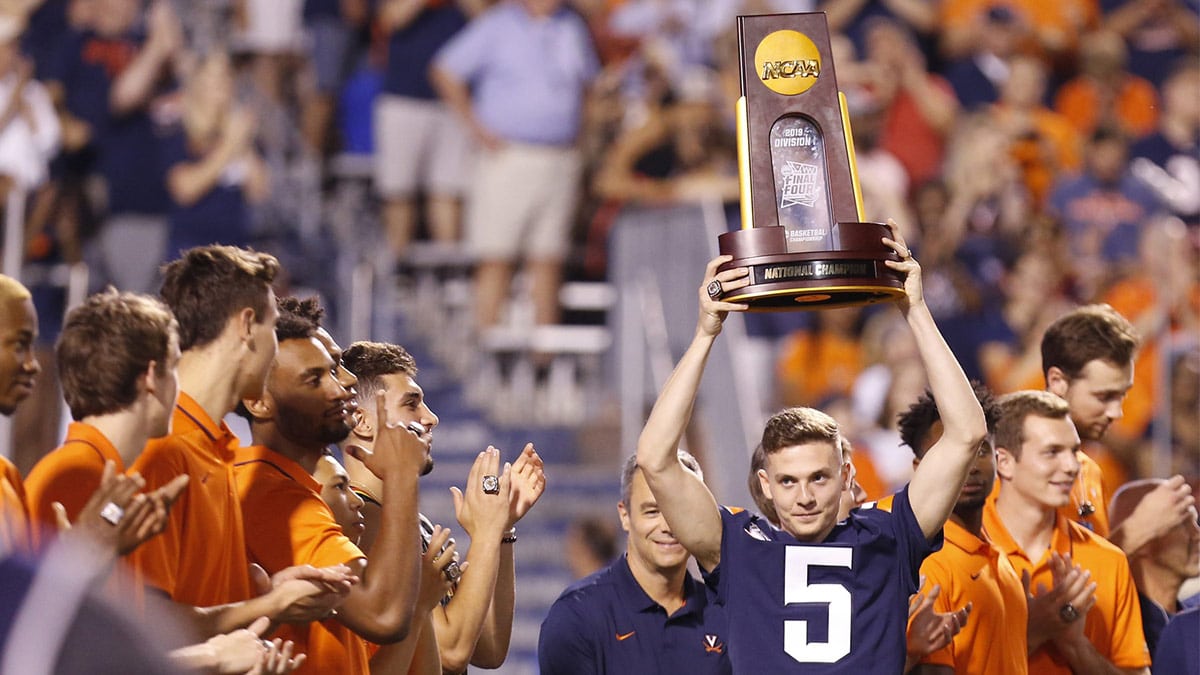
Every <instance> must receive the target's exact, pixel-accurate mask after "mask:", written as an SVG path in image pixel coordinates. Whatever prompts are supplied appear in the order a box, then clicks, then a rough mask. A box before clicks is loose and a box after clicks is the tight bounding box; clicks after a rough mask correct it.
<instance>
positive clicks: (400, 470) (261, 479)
mask: <svg viewBox="0 0 1200 675" xmlns="http://www.w3.org/2000/svg"><path fill="white" fill-rule="evenodd" d="M278 306H279V321H278V323H277V324H276V327H275V333H276V336H277V337H278V339H279V352H278V355H277V356H276V357H275V362H274V365H273V366H272V368H271V371H270V375H268V377H267V381H266V387H265V389H264V391H263V393H262V394H261V395H259V396H252V397H245V398H243V400H242V402H241V406H240V407H239V413H240V414H242V415H243V416H245V417H247V419H248V420H249V422H250V430H251V434H252V435H253V439H254V443H255V445H254V446H253V447H246V448H239V449H238V450H237V452H236V455H235V459H234V462H235V465H234V466H235V469H234V471H235V476H236V478H237V488H238V498H239V500H240V501H241V505H242V513H243V518H244V520H245V523H246V532H247V537H246V548H247V552H248V553H249V554H250V557H251V559H252V560H254V561H255V562H257V563H258V564H260V565H262V566H263V569H265V570H266V571H267V572H268V573H269V574H275V573H278V572H280V571H282V570H284V569H286V568H288V567H292V566H294V565H312V566H314V567H324V566H332V565H346V566H348V567H350V569H351V571H352V573H353V574H355V575H356V576H358V577H360V578H361V579H362V582H361V583H359V584H356V585H355V586H354V588H353V589H352V590H351V591H350V594H349V596H347V598H346V601H345V602H344V603H342V605H341V607H340V608H339V610H338V613H337V616H336V618H334V619H333V620H327V621H314V622H312V623H310V624H307V625H301V626H296V627H294V628H290V627H289V629H288V630H287V631H286V632H285V634H286V635H287V636H288V637H290V638H291V639H292V640H293V641H295V642H296V644H297V645H299V647H300V650H301V651H303V652H304V653H306V654H307V655H308V662H307V663H308V665H307V666H306V668H307V669H308V672H311V673H314V674H319V673H346V674H347V675H366V674H367V673H368V672H369V670H370V666H369V660H370V656H369V655H368V652H367V648H366V643H365V642H363V639H366V640H370V641H372V642H374V643H376V644H392V643H395V642H399V641H400V640H403V639H404V638H405V637H406V636H407V635H408V634H409V632H410V631H411V630H413V626H415V624H416V623H417V622H416V620H415V619H414V616H413V607H414V604H415V602H416V598H417V590H418V589H417V582H418V570H419V568H418V563H419V562H420V557H419V554H418V552H417V550H416V546H417V540H416V538H415V537H413V536H412V532H411V531H409V529H408V528H409V526H410V523H411V522H412V521H413V520H415V518H416V509H417V495H418V489H417V476H418V474H419V472H420V471H421V469H422V468H423V467H424V465H425V457H426V454H427V452H428V439H423V438H421V436H419V435H418V434H417V433H414V432H413V431H411V430H408V429H406V428H403V427H400V426H397V425H388V424H380V426H379V434H378V435H377V437H376V441H377V444H376V446H375V447H374V448H373V452H370V453H360V452H357V448H353V447H352V448H348V450H350V452H351V454H352V455H356V456H357V457H358V459H359V461H361V462H363V463H364V464H365V466H366V467H367V468H368V469H369V470H370V471H371V472H372V473H374V474H375V475H376V476H378V477H379V480H380V481H381V482H382V491H383V493H385V494H388V495H390V496H392V499H389V500H388V502H387V504H386V505H385V506H384V508H383V509H381V511H382V513H381V518H380V522H379V523H378V536H377V537H375V539H374V541H373V542H372V547H371V562H372V564H371V565H370V566H368V564H367V563H368V559H367V557H366V555H365V554H364V553H363V551H362V550H361V549H359V548H358V546H356V545H355V544H354V543H353V542H352V541H351V540H350V538H349V536H348V534H347V533H346V532H344V531H343V530H342V529H341V527H339V526H338V524H337V521H336V520H335V518H334V514H333V512H332V511H331V510H330V509H329V507H328V506H327V505H326V504H325V502H323V501H322V500H321V486H320V484H318V483H317V482H316V479H314V478H313V477H312V474H313V472H314V471H315V470H316V468H317V464H318V462H319V461H320V459H321V458H322V457H323V456H324V455H325V452H326V448H327V447H328V445H329V444H331V443H338V442H341V441H342V440H344V439H345V438H346V437H347V436H348V435H349V434H350V430H351V428H352V427H353V425H354V414H355V411H356V410H357V408H358V405H357V401H356V399H355V392H354V387H355V385H356V384H357V380H356V379H355V377H354V375H353V374H351V373H349V372H348V371H346V370H345V369H343V368H341V367H340V364H339V362H337V361H334V360H333V357H332V356H331V355H330V353H329V350H328V349H326V347H325V345H324V344H322V343H321V341H320V340H319V339H317V337H316V333H317V330H318V329H319V327H320V323H319V322H320V320H321V317H322V315H323V314H324V311H323V309H322V308H321V307H320V305H319V303H318V302H317V300H316V299H315V298H310V299H308V300H304V301H300V300H297V299H295V298H282V299H280V300H279V302H278ZM339 356H340V354H339ZM377 399H378V401H377V403H376V405H377V406H378V407H379V408H380V409H383V408H384V406H385V404H384V402H383V401H384V398H383V397H382V396H379V397H377ZM359 636H361V637H362V638H363V639H360V637H359Z"/></svg>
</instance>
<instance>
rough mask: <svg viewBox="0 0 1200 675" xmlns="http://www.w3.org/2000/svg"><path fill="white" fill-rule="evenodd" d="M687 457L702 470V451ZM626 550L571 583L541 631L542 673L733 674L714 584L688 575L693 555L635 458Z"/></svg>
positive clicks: (625, 511)
mask: <svg viewBox="0 0 1200 675" xmlns="http://www.w3.org/2000/svg"><path fill="white" fill-rule="evenodd" d="M678 456H679V461H680V463H681V464H683V466H684V467H685V468H686V469H687V470H688V471H690V472H692V474H694V475H695V476H696V477H697V478H699V479H701V480H703V478H704V474H703V472H702V471H701V470H700V464H699V463H698V462H696V458H695V457H692V456H691V455H690V454H688V453H687V452H685V451H683V450H679V451H678ZM617 513H618V514H619V515H620V517H621V527H622V529H624V530H625V532H626V533H627V535H628V536H627V537H626V546H625V555H624V556H621V557H620V558H618V559H617V560H616V561H614V562H613V563H612V564H611V565H609V566H608V567H606V568H604V569H602V570H600V571H599V572H596V573H595V574H593V575H591V576H589V577H587V578H584V579H581V580H580V581H577V582H575V583H574V584H572V585H571V586H569V587H568V588H567V589H566V590H565V591H563V592H562V595H560V596H558V600H556V601H555V602H554V604H553V605H551V607H550V612H549V613H548V614H547V615H546V618H545V620H544V621H542V630H541V635H540V636H539V637H538V666H539V667H540V669H541V672H542V673H543V675H555V674H562V675H568V674H569V675H585V674H596V675H598V674H599V673H614V674H615V673H633V672H637V673H679V672H687V673H691V674H693V675H702V674H703V673H731V672H733V671H732V667H731V665H730V662H729V653H728V650H727V649H726V647H725V640H726V639H728V633H729V619H728V617H727V615H726V613H725V610H724V608H723V607H722V606H720V605H718V604H717V602H716V595H715V594H714V593H713V592H712V590H711V589H709V588H708V587H706V586H705V585H704V584H702V583H700V582H699V581H697V580H696V579H693V578H692V575H690V574H688V571H687V564H688V560H689V559H690V558H691V556H689V555H688V552H687V550H686V549H684V548H683V546H682V545H681V544H680V543H679V540H677V539H675V537H674V535H672V534H671V530H670V528H669V527H668V526H667V523H666V521H665V520H663V517H662V513H661V512H660V511H659V510H658V505H657V503H656V502H655V501H654V495H652V494H650V488H649V487H647V485H646V479H645V478H644V477H643V476H642V472H641V471H640V470H639V469H638V465H637V457H636V456H630V457H629V458H628V459H627V460H625V464H624V466H623V467H622V469H621V501H620V502H618V503H617Z"/></svg>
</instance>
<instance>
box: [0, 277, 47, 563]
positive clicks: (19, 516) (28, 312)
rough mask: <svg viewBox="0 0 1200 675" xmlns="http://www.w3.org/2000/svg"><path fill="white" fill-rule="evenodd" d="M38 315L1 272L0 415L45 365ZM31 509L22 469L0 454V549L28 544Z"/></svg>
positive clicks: (24, 293) (26, 390)
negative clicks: (37, 348)
mask: <svg viewBox="0 0 1200 675" xmlns="http://www.w3.org/2000/svg"><path fill="white" fill-rule="evenodd" d="M37 334H38V318H37V311H36V310H34V308H33V296H32V295H30V294H29V289H27V288H25V286H24V285H22V284H21V282H19V281H17V280H16V279H13V278H12V277H10V276H7V275H4V274H0V415H5V416H8V415H12V414H13V413H14V412H15V411H16V409H17V406H18V405H20V403H21V402H22V401H24V400H25V399H26V398H29V395H30V394H31V393H33V382H34V380H35V379H36V378H37V376H38V373H40V372H42V366H41V364H40V363H38V360H37V356H36V355H35V354H34V350H33V342H34V340H36V339H37ZM29 543H30V542H29V512H28V510H27V507H26V506H25V485H24V482H23V481H22V480H21V472H19V471H17V467H16V466H14V465H13V463H12V462H10V461H8V458H7V457H4V456H0V550H13V549H18V550H20V549H25V548H27V547H28V546H29Z"/></svg>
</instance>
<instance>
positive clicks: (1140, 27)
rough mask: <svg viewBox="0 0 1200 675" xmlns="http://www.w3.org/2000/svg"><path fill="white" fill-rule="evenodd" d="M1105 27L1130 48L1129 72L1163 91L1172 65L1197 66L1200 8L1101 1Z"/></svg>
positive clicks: (1163, 0) (1179, 2)
mask: <svg viewBox="0 0 1200 675" xmlns="http://www.w3.org/2000/svg"><path fill="white" fill-rule="evenodd" d="M1100 6H1101V7H1102V8H1103V9H1104V13H1105V16H1104V22H1103V23H1104V27H1105V28H1107V29H1109V30H1113V31H1116V32H1117V33H1119V34H1120V35H1121V37H1123V38H1125V41H1126V43H1128V45H1129V70H1130V72H1132V73H1134V74H1135V75H1139V76H1141V77H1144V78H1146V79H1147V80H1150V81H1151V82H1153V83H1154V85H1155V86H1156V87H1162V86H1163V81H1164V79H1165V78H1166V77H1167V76H1168V75H1169V74H1170V72H1171V68H1172V65H1173V64H1174V63H1177V62H1179V61H1187V60H1191V61H1193V62H1194V59H1195V55H1196V48H1197V47H1200V7H1197V6H1196V5H1195V3H1191V2H1187V0H1100Z"/></svg>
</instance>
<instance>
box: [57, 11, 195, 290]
mask: <svg viewBox="0 0 1200 675" xmlns="http://www.w3.org/2000/svg"><path fill="white" fill-rule="evenodd" d="M95 1H96V5H95V7H94V8H93V10H94V11H93V12H92V13H91V25H90V26H89V27H88V29H87V30H85V31H84V32H82V33H80V34H77V35H73V36H71V37H69V38H68V39H65V40H64V41H63V43H62V51H61V53H60V58H59V59H58V60H57V61H56V65H55V66H54V67H53V68H52V69H50V72H49V73H48V79H49V80H53V81H54V82H57V83H58V86H60V87H61V90H62V91H63V92H64V94H65V102H66V108H67V110H68V111H69V112H70V113H71V114H72V115H73V116H74V117H76V118H79V119H80V120H82V121H83V122H85V123H86V124H87V131H86V134H87V135H90V138H91V140H92V144H93V146H94V148H95V150H96V156H97V160H96V161H97V165H96V167H97V169H98V171H99V174H100V175H101V177H103V178H104V182H105V186H106V205H105V206H106V209H105V210H106V213H107V217H106V219H105V221H104V224H103V225H102V227H101V228H100V230H99V231H98V232H97V233H96V235H95V238H94V239H93V240H92V241H91V242H90V243H89V244H87V245H86V249H87V250H86V251H85V253H86V255H87V259H88V264H89V266H90V267H91V281H92V285H93V286H95V287H100V286H102V285H103V284H104V283H107V282H112V283H113V284H114V285H116V286H117V287H118V288H120V289H122V290H129V291H136V292H143V293H145V292H149V291H151V290H152V289H153V287H154V285H155V280H156V276H157V274H156V273H157V265H158V264H159V261H160V260H161V258H162V252H163V251H164V250H165V246H166V236H167V220H166V211H167V206H168V204H169V197H168V196H167V192H166V186H165V185H164V182H163V180H162V172H161V165H160V163H159V157H158V151H157V148H158V144H159V139H160V136H159V129H160V127H159V125H160V123H161V121H162V120H163V119H164V118H166V117H167V116H168V113H169V110H168V107H167V106H168V104H169V99H168V94H169V89H170V86H169V83H170V81H171V79H172V77H173V74H174V71H175V70H176V69H177V67H178V61H179V60H180V59H181V58H182V57H183V55H184V45H183V32H182V29H181V27H180V26H179V22H178V20H177V18H176V17H175V14H174V12H173V11H172V10H171V7H170V4H169V3H168V2H165V1H163V0H156V1H155V2H154V3H153V4H152V5H151V6H150V9H149V11H148V12H147V14H146V16H145V24H144V28H143V27H142V25H143V24H142V22H141V21H140V19H141V17H140V16H139V9H140V7H141V3H140V2H139V1H138V0H95Z"/></svg>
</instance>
